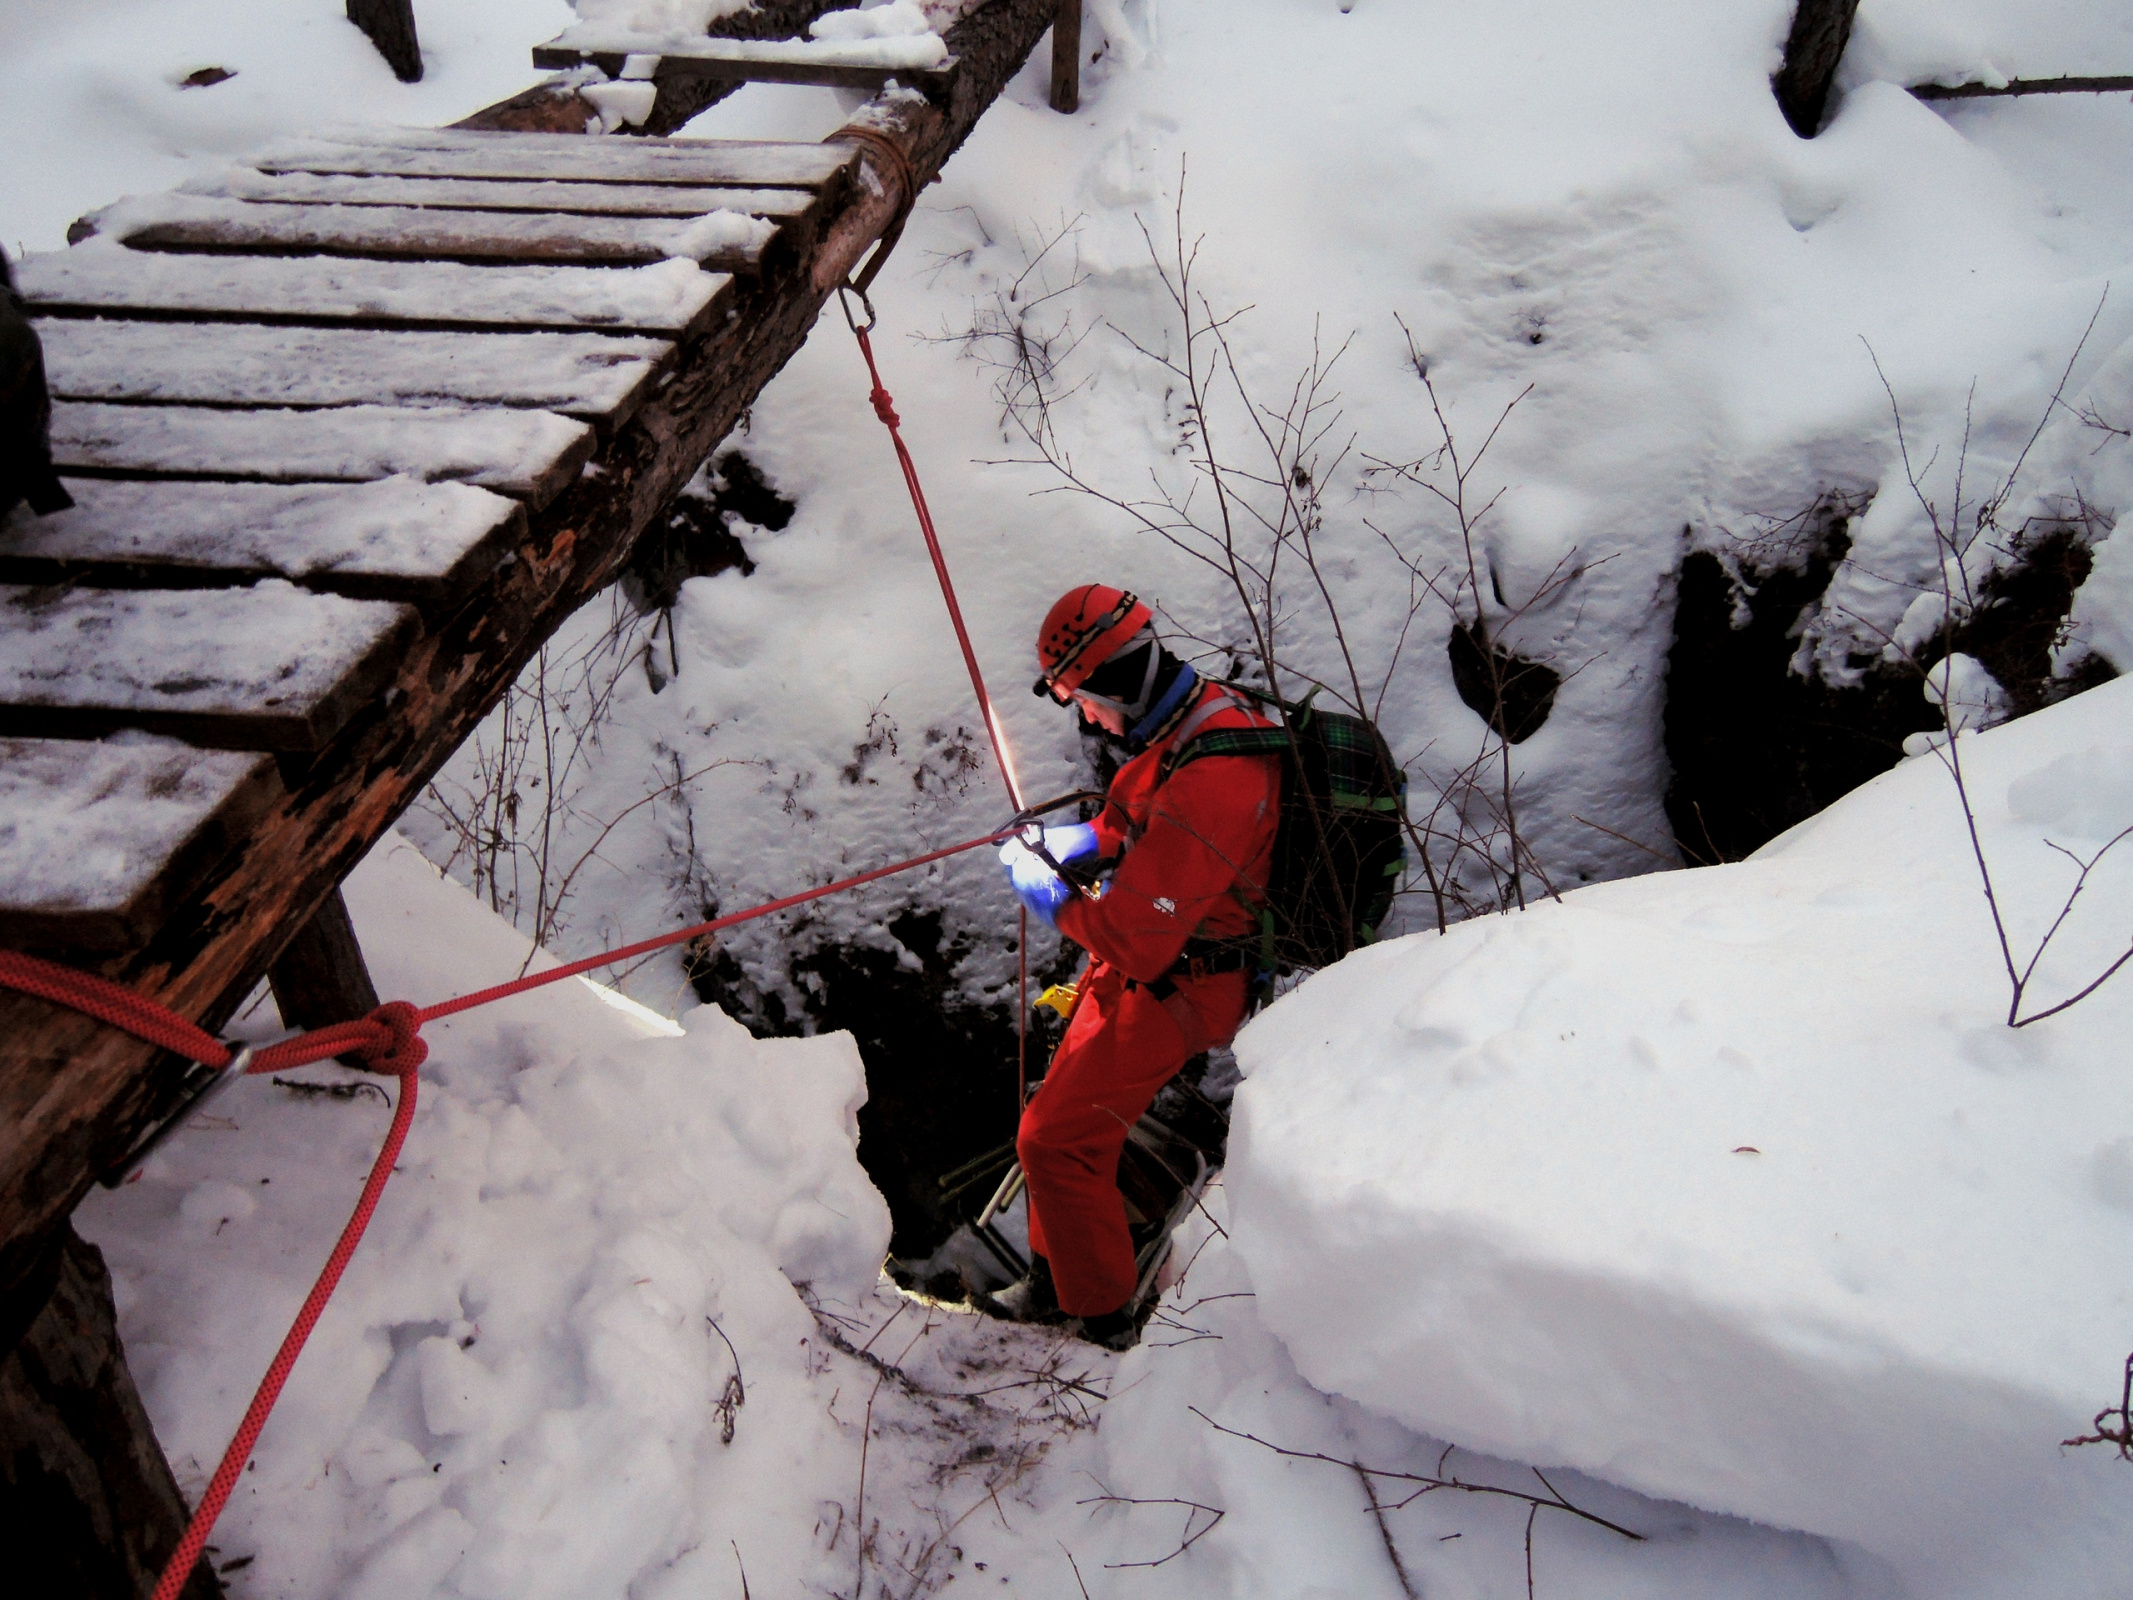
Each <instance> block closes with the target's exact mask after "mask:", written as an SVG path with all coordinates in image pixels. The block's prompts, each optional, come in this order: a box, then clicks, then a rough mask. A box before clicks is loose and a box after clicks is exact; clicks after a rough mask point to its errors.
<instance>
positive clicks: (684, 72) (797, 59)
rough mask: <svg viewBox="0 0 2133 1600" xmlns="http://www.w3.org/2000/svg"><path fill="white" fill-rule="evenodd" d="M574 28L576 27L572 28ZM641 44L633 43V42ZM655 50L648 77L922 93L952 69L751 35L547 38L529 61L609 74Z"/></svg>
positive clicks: (938, 88) (934, 88) (950, 64)
mask: <svg viewBox="0 0 2133 1600" xmlns="http://www.w3.org/2000/svg"><path fill="white" fill-rule="evenodd" d="M574 31H575V30H574ZM640 44H641V45H642V48H641V49H640V48H638V45H640ZM648 53H649V54H654V55H657V56H658V58H659V65H658V68H657V69H656V70H655V71H654V73H653V76H652V81H653V82H655V83H656V82H665V81H667V80H670V79H674V78H703V79H709V80H711V81H712V82H717V83H799V84H815V85H818V86H820V87H823V88H832V89H876V90H878V89H882V88H885V87H887V86H888V85H889V84H892V83H898V84H902V85H904V86H905V87H906V88H911V89H919V90H922V91H924V92H925V93H927V94H940V93H943V92H944V91H945V90H946V89H947V86H948V80H949V78H950V76H951V75H952V74H953V73H954V71H955V59H954V57H952V56H949V57H944V58H943V59H941V60H940V61H938V62H934V63H930V64H927V65H923V66H921V65H907V66H893V65H883V64H881V63H879V62H872V61H864V60H858V59H844V60H840V59H838V56H837V53H836V52H835V51H834V50H831V49H827V48H824V47H822V46H820V45H813V44H809V43H807V42H804V41H799V40H794V41H791V42H790V43H787V42H783V41H761V42H758V41H753V40H741V39H731V40H718V39H707V40H705V41H704V42H703V43H701V44H693V43H692V44H691V45H690V46H689V47H688V48H687V49H685V50H677V49H675V48H673V46H672V41H670V40H665V39H660V38H656V37H654V38H646V39H643V40H641V41H635V42H631V41H627V40H625V41H618V42H616V43H614V44H612V45H595V46H580V45H575V44H566V43H565V42H564V41H563V40H561V39H557V40H552V41H550V42H549V43H547V44H537V45H535V46H534V47H533V64H534V65H535V66H536V67H541V68H543V69H546V70H548V71H555V70H557V69H560V68H569V67H577V66H594V67H598V68H599V69H600V70H601V71H602V72H604V73H606V74H607V75H608V77H610V78H619V77H621V76H622V68H623V64H624V63H625V62H626V61H628V59H629V58H630V57H631V56H632V55H642V54H648Z"/></svg>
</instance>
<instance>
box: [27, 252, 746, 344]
mask: <svg viewBox="0 0 2133 1600" xmlns="http://www.w3.org/2000/svg"><path fill="white" fill-rule="evenodd" d="M732 283H733V279H732V277H731V276H730V275H729V274H727V273H722V272H706V271H704V270H703V269H702V268H701V267H698V266H696V265H694V264H693V263H691V262H687V261H662V262H660V263H658V264H657V265H656V266H649V267H517V266H493V267H470V266H465V265H461V264H459V263H456V262H449V261H437V262H414V261H340V260H303V259H297V260H283V259H279V258H276V257H272V256H176V255H168V254H163V253H161V252H157V251H152V250H128V249H127V248H126V247H125V246H124V245H122V244H119V243H118V242H117V241H116V240H113V239H91V240H89V241H88V242H87V243H85V244H78V245H76V246H74V247H73V248H72V249H71V250H55V251H53V252H51V253H49V254H44V255H31V256H25V257H24V258H23V259H22V260H21V261H20V262H18V263H17V264H16V266H15V287H16V289H17V291H18V292H19V293H20V294H21V295H22V297H23V299H24V300H26V301H28V302H29V305H30V307H31V309H32V310H33V311H35V312H37V313H39V314H41V315H45V316H95V315H108V314H110V313H113V312H125V313H127V314H128V315H130V316H134V317H154V316H161V317H179V318H183V319H185V320H188V321H201V320H206V319H209V318H227V319H230V320H234V321H243V322H257V323H266V324H271V325H288V324H299V325H317V324H320V323H354V324H355V325H356V326H358V327H366V328H395V327H398V328H421V327H427V328H457V329H464V330H468V331H471V332H502V331H515V330H520V329H525V330H532V329H551V330H556V331H561V332H579V331H587V330H599V331H602V332H609V333H636V334H651V335H657V336H662V337H667V338H684V339H685V338H689V337H692V336H693V335H695V334H696V333H698V332H700V331H701V330H703V329H704V328H707V327H709V326H710V325H711V323H712V321H713V320H714V318H715V317H716V315H717V312H718V308H719V306H720V304H721V302H722V298H723V297H724V296H725V295H726V294H727V293H728V292H729V291H730V289H731V287H732Z"/></svg>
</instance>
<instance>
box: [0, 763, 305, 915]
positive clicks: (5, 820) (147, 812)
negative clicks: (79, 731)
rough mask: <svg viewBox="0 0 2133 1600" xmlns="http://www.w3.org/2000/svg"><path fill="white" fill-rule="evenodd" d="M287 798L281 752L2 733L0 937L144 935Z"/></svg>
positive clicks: (0, 781)
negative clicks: (279, 769)
mask: <svg viewBox="0 0 2133 1600" xmlns="http://www.w3.org/2000/svg"><path fill="white" fill-rule="evenodd" d="M281 794H282V787H281V780H280V778H279V777H278V776H276V774H275V768H274V758H273V757H272V756H269V755H260V754H257V753H255V752H250V751H236V750H196V749H194V748H193V747H192V746H191V745H187V744H180V743H178V741H176V740H175V739H160V738H155V737H152V736H149V735H146V734H131V735H127V736H126V737H124V738H121V739H117V740H107V741H101V742H99V741H94V740H80V739H0V945H5V946H7V947H8V948H11V949H22V948H46V949H67V950H123V949H125V948H127V947H128V946H130V945H133V944H136V943H138V942H139V941H140V940H142V939H144V938H146V937H147V936H148V935H149V933H150V932H152V931H153V930H154V929H155V927H156V926H157V924H159V923H160V922H161V921H162V920H163V918H164V916H165V915H166V914H167V913H168V911H169V909H170V908H171V907H172V906H174V905H176V904H177V903H178V901H179V900H180V899H182V898H183V897H184V896H185V895H186V894H188V893H190V892H191V891H192V890H193V889H194V888H195V887H196V886H197V885H198V884H199V882H200V880H201V878H203V877H204V876H205V875H206V874H207V872H208V871H209V870H210V869H211V868H213V867H214V866H215V864H216V863H217V862H219V861H220V860H221V859H222V858H223V857H224V856H225V855H227V854H228V853H229V851H230V850H232V849H234V848H235V847H236V846H237V845H238V844H240V843H241V842H242V841H243V840H244V838H245V836H246V835H247V834H248V833H249V832H250V830H251V828H252V826H253V825H254V824H255V823H256V822H257V821H258V820H259V819H260V817H261V816H263V815H264V814H265V813H266V811H267V809H268V808H269V807H270V806H271V805H272V804H273V803H274V802H275V801H277V800H279V799H280V798H281Z"/></svg>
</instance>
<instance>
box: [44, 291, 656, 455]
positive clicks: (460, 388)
mask: <svg viewBox="0 0 2133 1600" xmlns="http://www.w3.org/2000/svg"><path fill="white" fill-rule="evenodd" d="M37 334H38V337H39V338H40V339H41V340H42V341H43V343H44V352H45V371H46V373H47V375H48V379H49V381H50V384H51V389H52V395H53V398H55V399H59V400H113V401H128V402H133V403H150V402H152V403H155V404H159V405H216V406H353V405H392V406H405V405H435V404H438V403H453V404H460V405H492V406H517V407H525V408H538V409H541V410H544V411H557V412H561V413H562V414H563V415H564V416H568V417H576V418H578V419H579V420H580V421H584V422H590V423H592V424H594V425H595V426H597V427H603V428H612V427H614V426H615V425H616V424H618V423H620V422H621V421H623V420H624V419H625V418H626V417H628V416H629V414H630V413H631V412H632V411H634V410H636V409H637V406H638V403H639V402H640V401H641V400H642V399H643V398H644V394H645V391H646V389H647V388H648V386H649V385H650V383H651V381H652V375H653V373H654V372H655V371H656V370H657V369H658V366H659V363H660V362H661V361H663V360H665V359H666V358H667V357H668V356H670V355H672V354H673V352H674V346H673V345H672V344H671V343H669V342H668V341H666V340H664V339H626V338H614V337H612V336H610V335H607V334H600V333H422V332H416V331H412V330H408V331H389V332H381V331H378V330H375V329H370V328H262V327H252V326H247V325H245V324H243V323H237V324H221V325H203V324H200V323H193V322H121V321H118V320H116V319H109V318H97V319H95V320H93V321H91V320H88V319H85V318H75V319H67V318H55V319H49V320H46V321H43V322H39V323H38V324H37Z"/></svg>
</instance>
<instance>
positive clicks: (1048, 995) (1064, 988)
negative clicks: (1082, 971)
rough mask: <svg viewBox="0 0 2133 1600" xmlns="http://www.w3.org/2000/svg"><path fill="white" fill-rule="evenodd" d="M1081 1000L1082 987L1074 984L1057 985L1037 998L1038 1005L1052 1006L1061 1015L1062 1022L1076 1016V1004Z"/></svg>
mask: <svg viewBox="0 0 2133 1600" xmlns="http://www.w3.org/2000/svg"><path fill="white" fill-rule="evenodd" d="M1080 998H1081V986H1080V985H1079V984H1072V983H1055V984H1053V985H1052V986H1051V987H1050V988H1049V989H1047V990H1045V991H1044V993H1042V994H1040V995H1039V996H1037V1004H1039V1005H1040V1006H1050V1007H1051V1008H1052V1009H1053V1010H1054V1011H1056V1012H1058V1013H1059V1016H1060V1020H1061V1021H1064V1020H1065V1019H1066V1018H1068V1017H1070V1016H1072V1015H1073V1014H1074V1002H1075V1001H1076V1000H1079V999H1080Z"/></svg>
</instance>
